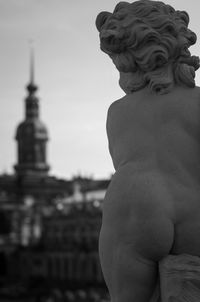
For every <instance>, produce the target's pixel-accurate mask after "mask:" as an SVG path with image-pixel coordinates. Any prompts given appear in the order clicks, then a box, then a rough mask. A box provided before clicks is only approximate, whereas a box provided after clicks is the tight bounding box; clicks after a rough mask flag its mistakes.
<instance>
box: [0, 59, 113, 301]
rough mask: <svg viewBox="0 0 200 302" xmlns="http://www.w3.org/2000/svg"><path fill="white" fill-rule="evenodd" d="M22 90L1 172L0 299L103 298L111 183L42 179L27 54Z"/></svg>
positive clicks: (44, 137) (43, 147)
mask: <svg viewBox="0 0 200 302" xmlns="http://www.w3.org/2000/svg"><path fill="white" fill-rule="evenodd" d="M26 88H27V97H26V98H25V118H24V121H22V122H21V123H20V124H19V126H18V127H17V130H16V136H15V138H16V143H17V163H16V164H15V165H14V173H13V174H12V175H7V174H2V175H0V297H1V296H2V297H3V299H4V301H10V300H9V295H11V298H12V301H18V300H17V299H18V298H19V299H21V300H20V301H23V297H24V299H25V300H26V301H29V299H30V301H48V302H50V301H91V302H92V301H107V299H108V297H107V290H106V287H105V284H104V280H103V276H102V272H101V268H100V263H99V256H98V236H99V230H100V225H101V212H102V211H101V207H102V201H103V198H104V196H105V192H106V189H107V187H108V185H109V181H110V180H94V179H90V178H84V177H80V176H78V177H76V178H74V179H71V180H66V179H58V178H56V177H54V176H50V175H49V174H48V172H49V169H50V166H49V164H48V162H47V155H46V152H47V142H48V131H47V128H46V126H45V125H44V124H43V123H42V121H41V120H40V115H39V99H38V97H37V96H36V92H37V89H38V88H37V86H36V85H35V82H34V57H33V54H32V56H31V62H30V82H29V84H28V85H27V87H26ZM28 292H29V296H28V295H27V293H28ZM30 295H31V296H30ZM41 297H42V298H41ZM14 298H15V299H16V300H13V299H14ZM6 299H7V300H6ZM31 299H35V300H31ZM38 299H40V300H38ZM41 299H43V300H41ZM45 299H46V300H45ZM50 299H51V300H50Z"/></svg>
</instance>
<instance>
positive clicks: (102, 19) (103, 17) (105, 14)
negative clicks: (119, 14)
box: [96, 12, 112, 31]
mask: <svg viewBox="0 0 200 302" xmlns="http://www.w3.org/2000/svg"><path fill="white" fill-rule="evenodd" d="M110 15H112V14H111V13H109V12H101V13H100V14H98V16H97V18H96V27H97V29H98V31H100V30H101V27H102V26H103V24H104V23H105V22H106V20H107V19H108V17H109V16H110Z"/></svg>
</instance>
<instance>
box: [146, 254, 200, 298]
mask: <svg viewBox="0 0 200 302" xmlns="http://www.w3.org/2000/svg"><path fill="white" fill-rule="evenodd" d="M159 272H160V280H159V284H158V286H157V288H156V290H155V293H154V295H153V297H152V299H151V302H199V301H200V257H196V256H191V255H187V254H183V255H178V256H174V255H169V256H167V257H166V258H165V259H163V260H162V261H161V262H160V263H159Z"/></svg>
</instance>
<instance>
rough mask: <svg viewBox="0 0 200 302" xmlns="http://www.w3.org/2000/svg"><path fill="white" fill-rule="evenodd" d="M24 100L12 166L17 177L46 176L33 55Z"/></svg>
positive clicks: (45, 134)
mask: <svg viewBox="0 0 200 302" xmlns="http://www.w3.org/2000/svg"><path fill="white" fill-rule="evenodd" d="M26 88H27V92H28V95H27V97H26V98H25V119H24V121H23V122H22V123H20V124H19V126H18V127H17V131H16V137H15V138H16V140H17V164H16V165H15V166H14V168H15V170H16V173H17V174H18V175H35V176H37V175H38V176H42V175H44V176H45V175H46V174H47V173H48V170H49V165H48V164H47V162H46V145H47V141H48V132H47V128H46V126H45V125H44V124H43V123H42V122H41V120H40V117H39V99H38V98H37V96H36V92H37V89H38V87H37V86H36V85H35V82H34V53H33V50H32V51H31V55H30V83H29V84H28V85H27V87H26Z"/></svg>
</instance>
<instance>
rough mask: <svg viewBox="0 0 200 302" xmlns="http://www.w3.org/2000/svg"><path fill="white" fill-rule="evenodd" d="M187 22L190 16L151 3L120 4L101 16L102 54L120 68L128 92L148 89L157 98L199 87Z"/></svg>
mask: <svg viewBox="0 0 200 302" xmlns="http://www.w3.org/2000/svg"><path fill="white" fill-rule="evenodd" d="M188 23H189V16H188V14H187V13H186V12H184V11H176V10H175V9H174V8H173V7H171V6H170V5H166V4H164V3H163V2H160V1H151V0H139V1H136V2H133V3H128V2H120V3H118V4H117V6H116V7H115V9H114V12H113V13H109V12H101V13H100V14H99V15H98V16H97V19H96V27H97V29H98V31H99V33H100V45H101V50H102V51H104V52H105V53H107V54H108V55H109V56H110V57H111V59H112V60H113V62H114V64H115V66H116V67H117V69H118V70H119V72H120V81H119V83H120V86H121V88H122V89H123V90H124V91H125V92H126V93H127V94H128V93H132V92H134V91H137V90H139V89H142V88H144V87H145V86H148V87H149V88H150V89H151V90H152V91H153V92H156V93H159V94H164V93H168V92H169V91H171V89H172V87H173V86H174V84H178V85H181V86H186V87H191V88H192V87H194V86H195V81H194V78H195V70H197V69H198V68H199V57H196V56H191V54H190V52H189V50H188V48H189V47H190V46H191V45H193V44H195V42H196V35H195V33H194V32H192V31H191V30H189V29H188Z"/></svg>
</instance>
